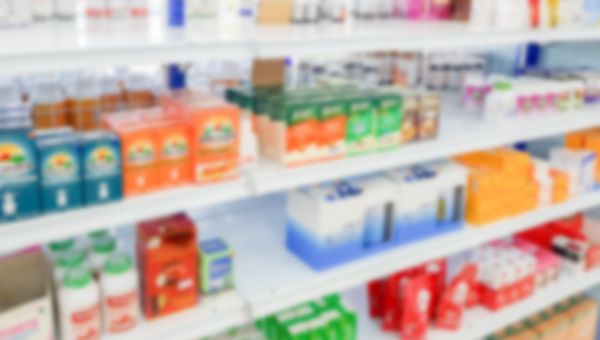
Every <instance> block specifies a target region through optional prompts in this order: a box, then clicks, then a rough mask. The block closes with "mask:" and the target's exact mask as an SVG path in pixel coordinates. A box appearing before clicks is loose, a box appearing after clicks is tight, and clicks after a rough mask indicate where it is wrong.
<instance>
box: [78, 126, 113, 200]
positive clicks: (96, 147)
mask: <svg viewBox="0 0 600 340" xmlns="http://www.w3.org/2000/svg"><path fill="white" fill-rule="evenodd" d="M79 142H80V144H81V157H82V159H81V163H82V165H83V199H84V202H85V204H86V205H92V204H99V203H106V202H112V201H116V200H119V199H121V198H122V196H123V184H122V182H123V178H122V173H121V167H122V163H121V142H120V140H119V138H118V137H117V136H116V135H115V134H113V133H110V132H90V133H86V134H83V135H81V136H80V138H79Z"/></svg>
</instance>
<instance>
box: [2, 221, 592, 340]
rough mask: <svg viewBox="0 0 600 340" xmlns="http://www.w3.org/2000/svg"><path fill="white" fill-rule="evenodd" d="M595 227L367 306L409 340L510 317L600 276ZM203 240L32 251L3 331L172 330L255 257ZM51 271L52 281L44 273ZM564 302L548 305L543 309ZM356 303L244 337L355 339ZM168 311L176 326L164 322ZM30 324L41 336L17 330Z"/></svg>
mask: <svg viewBox="0 0 600 340" xmlns="http://www.w3.org/2000/svg"><path fill="white" fill-rule="evenodd" d="M597 226H598V223H597V222H593V221H592V220H586V221H585V223H584V222H583V218H582V216H581V215H576V216H573V217H570V218H568V219H564V220H559V221H555V222H551V223H548V224H547V225H545V226H542V227H541V229H533V230H531V231H530V232H526V233H522V234H520V235H518V236H516V237H514V238H513V239H512V240H510V239H505V240H498V241H494V242H492V243H490V244H487V245H483V246H480V247H478V248H476V249H473V250H470V251H467V252H463V253H460V254H456V255H451V256H449V257H447V258H445V259H440V260H435V261H431V262H428V263H425V264H423V265H419V266H416V267H415V268H408V269H404V270H402V271H401V272H398V273H395V274H390V275H388V276H386V278H382V279H377V280H374V281H372V282H371V283H369V284H368V286H367V287H368V289H367V291H368V296H369V306H362V307H360V308H365V309H366V311H368V313H370V315H371V316H372V317H375V318H378V319H379V318H380V319H381V323H380V325H381V327H383V329H384V330H385V331H386V332H390V331H399V332H401V333H402V334H403V338H413V337H415V338H428V337H427V333H429V332H431V333H432V334H434V335H435V334H436V332H438V331H440V330H442V331H445V332H448V333H447V334H450V335H451V334H453V332H461V331H462V330H463V327H464V323H465V320H463V318H468V314H469V313H470V311H471V310H473V309H478V308H485V309H487V310H489V311H490V313H492V314H496V313H502V312H503V311H504V310H509V309H510V308H513V307H514V306H519V305H520V304H521V303H523V304H527V301H528V299H531V298H535V297H536V296H537V294H544V292H545V289H552V287H554V286H558V285H560V284H561V282H562V281H563V280H572V279H571V278H573V279H575V278H577V277H581V278H584V277H586V275H587V274H586V272H587V271H595V270H596V268H597V267H598V265H599V264H600V261H599V260H598V259H599V258H600V257H599V256H598V254H599V251H598V250H599V249H600V248H599V247H600V243H598V242H599V241H600V238H599V237H598V230H597ZM116 235H118V236H116ZM198 236H201V238H203V237H204V236H202V235H198V232H197V231H196V226H195V225H194V223H193V222H192V221H191V220H190V219H189V218H188V217H186V216H185V215H176V216H172V217H168V218H165V219H159V220H154V221H148V222H141V223H139V224H138V226H137V228H136V235H135V236H133V238H134V239H133V240H130V239H128V238H127V237H125V236H123V235H122V234H119V233H118V234H111V233H110V232H106V231H98V232H95V233H91V234H89V235H87V236H85V237H81V238H78V239H70V240H63V241H60V242H53V243H51V244H50V245H49V246H48V247H46V248H45V250H44V251H41V250H40V249H39V248H34V249H30V250H27V251H24V252H20V253H16V254H13V255H10V256H7V257H4V258H2V259H1V260H0V270H2V271H11V273H12V274H11V275H9V276H7V277H9V278H10V280H7V281H5V282H3V285H2V289H6V291H10V290H15V289H18V287H24V286H27V287H30V286H31V285H29V284H26V283H27V282H30V283H31V282H36V284H35V286H36V287H37V288H35V290H36V292H35V293H32V292H30V291H27V292H24V293H23V296H21V297H19V299H17V300H18V301H14V304H12V305H11V307H9V308H8V309H5V310H4V312H3V314H0V320H5V318H11V317H13V316H15V315H17V314H15V313H17V312H19V314H18V315H19V316H18V317H17V318H16V319H11V320H14V321H12V322H10V323H8V324H6V330H5V331H6V334H10V335H11V336H20V335H22V334H23V333H22V332H25V331H27V332H30V333H28V334H35V335H40V334H54V330H56V331H59V330H60V332H61V333H60V334H61V336H62V337H61V339H72V338H77V337H76V336H75V335H76V334H77V335H82V334H83V335H86V336H89V337H90V338H91V339H98V338H104V337H105V336H106V337H107V338H111V337H110V335H123V336H127V334H130V335H132V336H133V335H136V334H141V333H136V332H140V331H143V329H138V328H144V327H154V326H156V325H160V324H162V326H161V327H167V324H168V322H175V321H176V320H177V318H179V317H181V318H185V317H186V316H185V313H182V312H183V311H185V310H188V311H189V310H191V309H195V308H198V309H200V310H201V309H203V308H210V307H209V306H210V299H211V298H212V297H215V296H219V295H222V294H227V292H228V291H229V290H231V289H232V288H233V275H234V271H237V270H238V269H241V268H240V265H241V264H242V263H243V262H238V261H237V258H239V257H244V256H245V255H247V254H244V253H240V252H238V251H237V250H236V254H235V255H234V254H233V250H232V248H230V246H228V245H227V244H226V243H225V241H223V240H222V239H208V240H206V241H200V242H199V243H198V241H197V237H198ZM115 237H118V238H115ZM123 237H125V238H123ZM131 241H133V245H132V244H131ZM281 242H283V240H281ZM548 242H549V243H548ZM131 246H133V247H135V248H137V251H136V253H137V255H136V256H131V255H129V254H131V252H130V251H131V249H132V247H131ZM234 256H235V258H236V260H235V264H234ZM136 263H137V265H136ZM48 268H52V275H47V274H46V273H47V272H48ZM245 270H246V271H247V270H248V268H245ZM23 280H25V281H23ZM256 281H260V280H256ZM246 284H247V283H246V282H244V281H239V280H238V283H237V285H239V286H240V287H239V289H240V292H243V293H245V291H246V290H247V289H248V287H244V286H245V285H246ZM48 287H50V288H48ZM574 293H577V291H575V290H574V291H571V294H574ZM215 294H216V295H215ZM563 294H564V293H563ZM243 295H244V294H242V296H243ZM412 299H415V300H414V301H413V300H412ZM205 300H206V301H207V303H206V304H205V303H204V301H205ZM558 300H559V298H556V297H551V298H550V299H549V300H548V301H547V302H546V303H547V304H551V303H552V302H553V301H558ZM348 302H350V303H348ZM351 302H352V301H351V300H349V301H347V299H346V298H345V297H344V298H340V296H337V295H331V296H327V297H325V298H323V299H318V300H315V301H314V302H310V303H305V304H301V305H299V306H296V307H291V306H287V307H291V308H289V309H287V310H285V311H282V312H279V313H275V314H272V315H264V317H263V316H262V315H260V314H257V315H256V316H255V317H258V319H257V320H256V321H257V322H256V327H257V329H258V331H257V330H255V329H254V327H249V328H246V327H244V330H243V332H242V333H243V334H246V335H247V334H248V333H251V334H252V336H259V335H260V334H259V333H262V335H260V336H259V337H258V338H259V339H260V338H262V336H264V337H266V338H267V339H288V338H290V339H296V338H298V339H304V337H305V336H307V335H306V334H313V333H318V334H321V335H322V336H323V337H324V338H325V339H339V337H336V334H346V335H347V336H345V337H343V338H344V339H356V338H357V334H361V333H363V332H364V329H362V327H364V322H365V321H367V320H368V317H367V320H361V318H362V317H363V316H362V315H363V314H365V313H366V312H365V311H360V312H359V313H356V312H355V311H354V310H355V307H348V306H354V304H353V303H351ZM237 308H243V307H242V306H240V307H237ZM40 311H41V312H40ZM171 314H173V315H172V316H171V317H170V318H169V319H168V320H167V319H164V318H163V317H165V316H167V315H171ZM53 315H54V316H53ZM142 315H143V316H144V318H145V319H146V321H145V322H144V321H143V318H142ZM6 320H7V319H6ZM32 320H35V321H33V322H34V323H35V324H36V325H39V327H35V329H33V328H28V329H25V328H23V327H20V325H22V324H30V323H31V322H32ZM200 321H201V320H198V322H200ZM55 322H56V326H54V325H55ZM2 324H3V325H4V323H2ZM502 326H503V324H499V325H496V327H502ZM55 327H56V328H55ZM491 327H493V325H491ZM529 327H530V328H534V327H533V326H529ZM167 328H168V327H167ZM238 331H239V330H238ZM488 331H489V332H492V331H495V329H493V328H488ZM536 331H538V330H536ZM33 332H38V333H33ZM232 333H235V332H234V331H232ZM3 334H4V333H3ZM457 334H460V333H457ZM434 338H435V336H434ZM9 339H11V337H10V336H9ZM358 339H361V337H358ZM582 339H587V338H582Z"/></svg>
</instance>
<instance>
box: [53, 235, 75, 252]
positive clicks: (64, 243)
mask: <svg viewBox="0 0 600 340" xmlns="http://www.w3.org/2000/svg"><path fill="white" fill-rule="evenodd" d="M74 245H75V239H72V238H68V239H65V240H59V241H54V242H50V250H51V251H52V252H53V253H56V252H63V251H67V250H71V249H73V246H74Z"/></svg>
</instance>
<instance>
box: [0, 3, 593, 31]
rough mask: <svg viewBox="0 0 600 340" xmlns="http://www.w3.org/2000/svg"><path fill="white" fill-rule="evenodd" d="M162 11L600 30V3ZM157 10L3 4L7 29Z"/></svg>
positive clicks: (233, 6)
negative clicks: (450, 21)
mask: <svg viewBox="0 0 600 340" xmlns="http://www.w3.org/2000/svg"><path fill="white" fill-rule="evenodd" d="M161 5H162V6H161V7H160V9H158V8H156V12H157V13H156V14H158V15H160V16H162V17H164V18H165V19H164V25H165V26H167V25H168V26H170V27H182V26H184V25H185V24H186V19H196V18H201V19H209V18H219V19H221V20H224V19H227V20H230V21H231V20H233V21H245V22H249V23H257V24H296V25H307V24H317V23H326V22H330V23H343V22H346V21H349V20H350V19H352V18H353V19H356V20H360V21H367V22H372V21H381V20H389V19H406V20H415V21H431V20H457V21H467V22H469V23H470V25H471V26H473V27H475V28H478V29H521V28H538V27H541V28H554V27H569V26H573V25H589V26H594V24H596V23H597V22H598V17H599V4H598V2H597V1H594V0H588V1H567V0H561V1H554V0H536V1H512V2H504V1H494V0H485V1H473V0H446V1H433V0H286V1H275V2H274V0H249V1H240V2H236V1H216V0H208V1H206V0H169V1H164V3H162V4H161ZM154 7H156V6H152V4H151V2H150V1H148V0H135V1H130V2H125V3H124V2H119V1H114V0H86V1H85V2H84V3H83V9H82V10H81V9H79V8H78V6H77V3H76V1H75V0H36V1H33V0H26V1H16V0H8V1H5V2H3V7H2V8H0V9H2V10H3V12H2V14H3V16H2V17H0V19H2V21H0V24H1V25H2V26H6V25H10V26H14V25H23V24H29V23H30V22H32V21H33V20H35V21H46V20H49V19H53V18H56V19H62V20H73V19H75V18H76V17H78V16H85V17H87V18H88V19H91V20H97V19H104V18H110V19H121V20H123V19H125V18H130V19H138V20H139V19H140V18H147V17H148V16H149V15H150V14H151V12H153V11H152V9H154Z"/></svg>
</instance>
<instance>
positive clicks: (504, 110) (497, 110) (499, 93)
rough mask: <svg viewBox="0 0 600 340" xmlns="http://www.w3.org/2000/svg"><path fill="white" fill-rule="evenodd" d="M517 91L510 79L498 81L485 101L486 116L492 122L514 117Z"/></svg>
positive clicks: (504, 120)
mask: <svg viewBox="0 0 600 340" xmlns="http://www.w3.org/2000/svg"><path fill="white" fill-rule="evenodd" d="M515 105H516V104H515V93H514V90H513V86H512V84H511V83H510V82H508V81H498V82H495V83H494V85H493V90H492V92H491V93H490V94H489V95H488V96H487V98H486V101H485V113H484V114H485V118H486V119H487V120H489V121H492V122H498V123H503V122H507V121H509V120H510V119H512V118H513V117H514V113H515Z"/></svg>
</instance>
